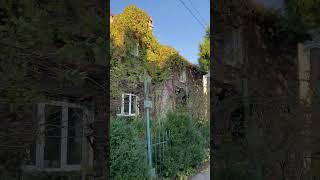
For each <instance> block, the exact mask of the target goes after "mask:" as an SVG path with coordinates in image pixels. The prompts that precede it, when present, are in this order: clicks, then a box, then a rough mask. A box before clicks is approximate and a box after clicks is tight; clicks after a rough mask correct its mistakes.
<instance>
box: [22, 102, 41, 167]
mask: <svg viewBox="0 0 320 180" xmlns="http://www.w3.org/2000/svg"><path fill="white" fill-rule="evenodd" d="M28 110H29V111H27V114H26V117H25V120H27V121H29V122H32V123H31V127H30V130H31V133H32V136H31V137H30V141H29V144H28V146H27V148H26V165H36V147H37V146H36V142H37V133H36V132H37V131H35V130H33V129H36V128H38V119H37V105H32V106H31V107H30V108H28Z"/></svg>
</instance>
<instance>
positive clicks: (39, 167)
mask: <svg viewBox="0 0 320 180" xmlns="http://www.w3.org/2000/svg"><path fill="white" fill-rule="evenodd" d="M46 105H53V106H60V107H61V110H62V120H61V121H62V122H61V123H62V127H68V109H69V108H79V109H82V111H83V119H82V123H83V124H85V123H90V122H92V121H93V119H94V117H93V113H89V111H88V109H87V108H85V107H83V106H80V105H77V104H73V103H67V102H59V101H51V102H48V103H39V104H37V119H38V124H39V127H40V129H39V133H38V135H39V136H38V138H37V142H36V159H35V165H24V166H23V170H24V171H47V172H56V171H80V170H81V166H83V165H85V166H92V165H93V150H92V148H91V147H90V145H89V143H88V142H87V139H86V137H85V126H83V131H82V133H83V137H82V142H81V146H82V149H81V162H80V164H76V165H69V164H68V163H67V155H68V154H67V152H68V151H67V148H68V139H67V138H61V153H60V167H59V168H45V167H44V146H45V136H44V132H45V126H43V124H44V123H45V106H46ZM67 136H68V128H61V137H67Z"/></svg>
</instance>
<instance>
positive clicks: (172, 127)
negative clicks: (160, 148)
mask: <svg viewBox="0 0 320 180" xmlns="http://www.w3.org/2000/svg"><path fill="white" fill-rule="evenodd" d="M164 128H165V129H166V130H167V131H169V132H170V142H169V148H168V152H167V153H166V157H165V159H164V162H163V164H162V166H163V171H162V172H163V174H162V175H163V176H164V177H179V176H187V175H190V174H191V173H192V172H193V171H194V169H195V168H196V167H197V166H198V165H200V164H202V163H203V162H204V161H205V160H206V159H207V158H208V151H207V150H208V149H207V143H206V142H207V141H206V139H205V137H204V136H203V134H202V133H201V131H200V128H199V126H198V125H197V123H196V121H194V120H193V119H192V118H191V117H190V116H189V115H187V114H185V113H180V112H170V113H168V114H167V117H166V120H165V122H164Z"/></svg>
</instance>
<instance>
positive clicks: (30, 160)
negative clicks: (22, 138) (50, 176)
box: [26, 142, 36, 165]
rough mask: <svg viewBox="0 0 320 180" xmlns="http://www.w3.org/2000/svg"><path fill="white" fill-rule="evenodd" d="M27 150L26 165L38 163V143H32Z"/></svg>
mask: <svg viewBox="0 0 320 180" xmlns="http://www.w3.org/2000/svg"><path fill="white" fill-rule="evenodd" d="M26 151H27V152H26V165H36V143H35V142H34V143H31V144H30V145H29V146H28V147H27V149H26Z"/></svg>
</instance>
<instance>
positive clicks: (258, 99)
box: [212, 14, 320, 179]
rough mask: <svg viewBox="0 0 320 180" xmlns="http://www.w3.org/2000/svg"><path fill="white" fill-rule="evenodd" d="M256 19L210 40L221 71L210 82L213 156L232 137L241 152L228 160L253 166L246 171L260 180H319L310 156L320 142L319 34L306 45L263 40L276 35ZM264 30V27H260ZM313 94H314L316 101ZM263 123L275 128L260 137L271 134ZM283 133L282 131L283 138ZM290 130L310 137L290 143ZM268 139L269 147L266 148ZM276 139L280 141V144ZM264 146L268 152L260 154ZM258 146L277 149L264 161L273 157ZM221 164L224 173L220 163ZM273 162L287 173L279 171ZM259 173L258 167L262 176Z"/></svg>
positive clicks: (250, 19)
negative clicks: (300, 179) (319, 94)
mask: <svg viewBox="0 0 320 180" xmlns="http://www.w3.org/2000/svg"><path fill="white" fill-rule="evenodd" d="M261 15H262V16H263V14H258V15H256V16H255V17H257V16H261ZM255 17H249V18H248V17H246V18H247V21H246V20H244V21H243V23H244V24H245V26H241V25H240V26H235V27H233V28H225V29H224V31H223V33H221V34H220V35H219V36H215V37H216V39H215V41H216V42H217V43H218V44H219V45H218V47H217V48H216V49H215V56H216V58H217V59H219V61H220V63H219V62H217V63H216V64H215V66H214V68H215V71H214V74H213V75H212V82H213V87H214V89H213V91H214V93H215V97H212V98H214V101H213V102H214V107H213V110H214V127H213V128H214V134H213V135H214V136H213V141H214V144H215V146H214V147H215V148H216V152H218V151H219V149H220V148H222V147H223V146H224V143H225V141H224V140H225V138H229V137H230V138H231V139H232V142H233V145H234V147H235V148H239V151H237V152H233V153H234V155H235V156H236V157H243V158H242V159H241V158H239V161H244V162H247V161H249V163H250V165H252V166H255V167H249V166H248V167H244V168H247V170H249V171H251V170H252V172H255V173H256V174H255V175H257V176H259V175H260V177H261V176H263V177H266V176H269V175H267V174H268V173H269V174H273V175H274V176H276V177H284V176H285V177H287V178H289V179H298V177H305V178H311V177H318V175H317V172H318V169H319V162H318V161H317V157H316V155H315V149H317V148H318V146H317V145H315V144H313V142H314V141H312V138H311V137H318V136H319V135H318V134H317V133H316V132H317V129H318V128H319V125H318V123H317V122H318V121H317V117H319V116H318V110H316V109H319V106H318V104H319V103H318V99H317V98H316V96H314V94H317V91H318V90H317V89H318V84H319V83H318V78H319V77H318V75H319V73H318V71H319V67H318V66H319V64H318V60H319V58H320V54H319V34H318V31H313V32H310V33H309V34H310V35H311V38H310V40H309V41H306V42H299V40H292V41H287V40H285V38H286V36H285V34H289V33H290V32H286V33H285V34H282V36H279V37H278V38H274V39H269V40H266V38H265V36H264V35H265V34H269V33H266V32H265V31H263V29H267V30H268V31H269V32H276V31H277V30H275V29H273V28H274V27H273V26H272V23H270V22H272V21H271V20H269V21H267V22H263V21H262V22H263V23H262V22H261V21H260V20H261V19H263V18H261V19H256V18H255ZM265 19H267V18H265ZM265 19H263V20H265ZM264 24H267V26H266V27H264V26H263V25H264ZM270 34H272V33H270ZM270 44H272V45H270ZM312 90H314V92H316V93H314V94H313V93H312ZM312 94H313V95H312ZM286 118H288V119H290V120H288V121H287V119H286ZM267 120H269V121H267ZM267 122H272V123H273V126H272V125H271V124H268V125H269V126H270V127H272V128H271V129H269V130H268V133H267V131H265V130H266V129H268V128H269V127H267V126H264V125H266V123H267ZM277 123H279V124H277ZM281 123H283V124H281ZM284 124H286V125H287V124H290V125H292V126H291V129H290V130H289V129H286V128H285V127H284V126H283V125H284ZM297 124H299V125H297ZM297 126H299V127H301V128H297ZM280 127H281V128H283V129H281V130H280ZM292 127H295V128H296V129H295V131H297V132H298V133H300V132H302V131H303V132H306V134H307V135H306V136H304V137H303V138H301V137H298V136H295V137H293V136H294V134H295V133H296V132H295V131H294V130H293V128H292ZM277 128H278V130H277ZM278 131H279V132H278ZM287 131H288V132H287ZM263 133H266V134H265V135H263ZM285 133H287V135H288V134H289V135H291V136H290V137H289V136H286V134H285ZM271 137H273V138H272V141H270V142H268V138H271ZM290 138H293V139H294V143H289V142H288V141H290ZM280 139H283V141H281V142H280ZM278 140H279V141H278ZM261 142H263V143H266V144H267V143H269V145H268V146H263V143H261ZM260 146H261V147H262V146H263V147H264V149H268V148H270V149H273V147H272V146H275V147H277V148H276V149H277V150H275V151H272V152H273V154H272V156H270V157H269V158H268V159H264V158H263V157H267V156H268V153H270V152H268V151H267V150H266V151H258V150H257V148H258V147H260ZM288 147H290V148H288ZM309 147H312V148H309ZM290 149H291V150H290ZM293 149H295V151H293ZM240 152H242V153H240ZM237 153H239V154H237ZM259 153H260V155H259ZM277 153H279V154H277ZM281 153H287V155H288V156H284V155H283V154H281ZM261 154H263V155H262V156H261ZM221 157H223V156H221ZM246 158H248V159H250V160H248V159H246ZM273 158H274V160H272V159H273ZM240 159H241V160H240ZM255 159H256V160H257V161H254V160H255ZM220 160H222V161H221V163H222V164H220V165H221V166H223V163H225V162H224V161H223V158H221V159H220ZM277 161H278V162H282V163H283V164H286V166H285V167H281V166H278V164H277ZM262 162H264V163H262ZM217 163H219V159H218V160H217ZM256 167H261V168H260V170H261V171H260V174H259V171H258V170H259V168H256ZM279 167H280V169H279ZM281 168H283V169H281ZM280 170H281V171H280ZM266 172H268V173H266Z"/></svg>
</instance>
